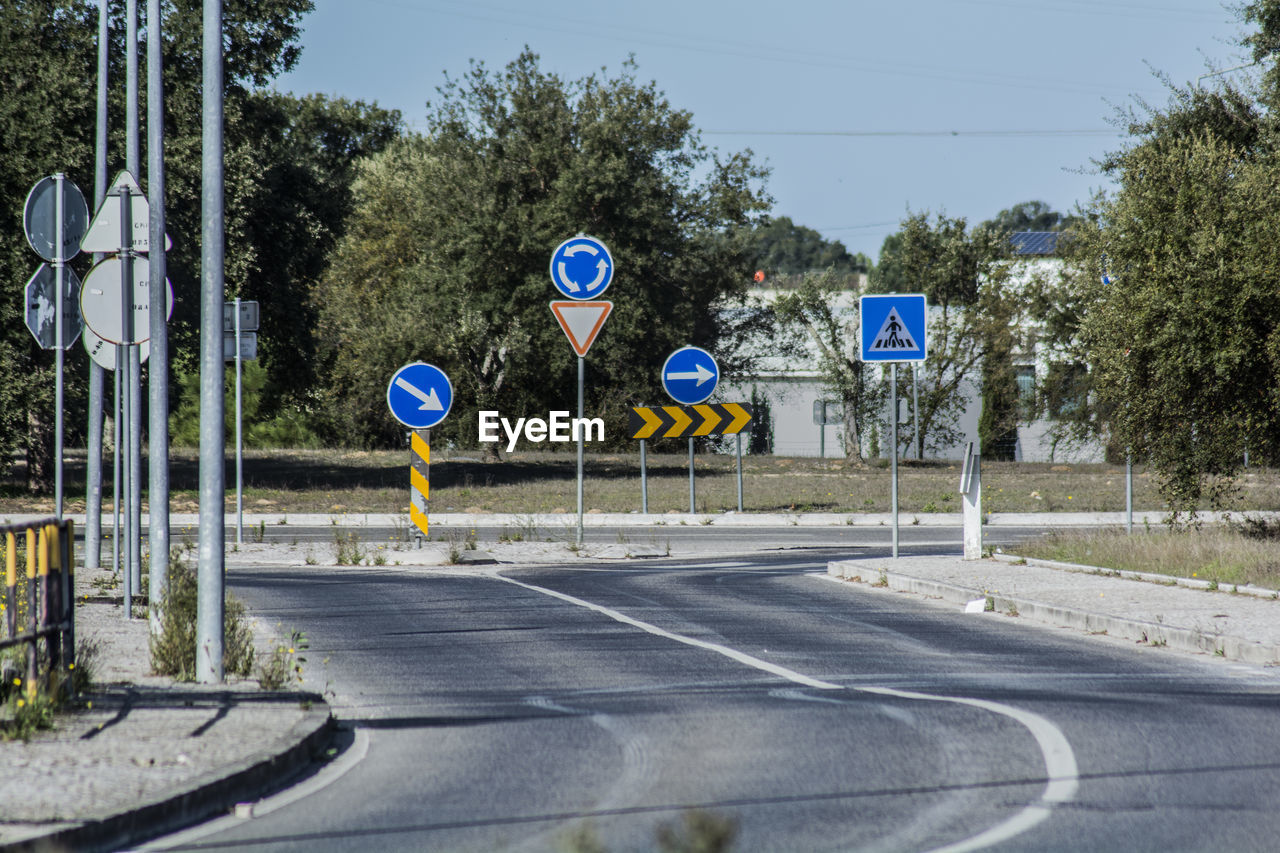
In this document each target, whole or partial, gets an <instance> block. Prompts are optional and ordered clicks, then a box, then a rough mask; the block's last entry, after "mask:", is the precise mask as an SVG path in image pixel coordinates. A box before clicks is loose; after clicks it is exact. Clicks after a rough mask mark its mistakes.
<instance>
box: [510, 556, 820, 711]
mask: <svg viewBox="0 0 1280 853" xmlns="http://www.w3.org/2000/svg"><path fill="white" fill-rule="evenodd" d="M490 575H491V576H492V577H494V578H497V579H498V580H500V581H506V582H507V583H510V584H515V585H516V586H519V587H523V588H525V589H527V590H532V591H533V592H537V593H541V594H542V595H549V596H551V597H552V598H558V599H560V600H561V601H566V602H568V603H569V604H572V605H575V606H577V607H585V608H586V609H587V610H594V611H595V612H596V613H600V614H602V615H604V616H608V617H609V618H610V619H613V620H614V621H616V622H621V623H623V624H624V625H630V626H631V627H633V628H639V629H640V630H641V631H647V632H649V633H650V634H654V635H656V636H659V637H663V638H664V639H667V640H674V641H675V642H677V643H684V644H685V645H686V646H693V647H695V648H699V649H706V650H707V651H709V652H715V653H716V654H719V655H724V656H725V657H727V658H729V659H730V660H734V661H737V662H738V663H741V664H745V665H747V666H750V667H754V668H755V669H759V670H763V671H764V672H767V673H769V674H770V675H776V676H778V677H779V678H785V679H786V680H787V681H794V682H795V683H796V684H803V685H804V686H805V687H814V688H817V689H818V690H842V689H843V688H842V687H841V686H840V685H839V684H832V683H831V682H829V681H820V680H818V679H816V678H810V677H809V676H807V675H802V674H801V673H798V672H796V671H795V670H791V669H787V668H786V667H785V666H778V665H777V664H774V663H769V661H767V660H761V659H760V658H758V657H753V656H752V655H749V654H747V653H745V652H740V651H738V650H737V649H731V648H729V647H728V646H722V645H720V644H719V643H708V642H706V641H705V640H698V639H694V638H693V637H686V636H683V635H682V634H673V633H671V632H670V631H666V630H663V629H662V628H659V627H658V626H657V625H650V624H649V623H648V622H641V621H640V620H639V619H633V618H631V617H630V616H628V615H626V614H625V613H620V612H618V611H617V610H613V609H611V608H608V607H603V606H601V605H599V604H592V603H591V602H590V601H584V600H583V599H581V598H574V597H573V596H572V595H565V594H564V593H563V592H556V591H555V590H554V589H547V588H546V587H542V586H534V585H533V584H528V583H523V582H521V581H518V580H514V579H513V578H508V577H503V576H502V575H500V574H498V573H497V572H490Z"/></svg>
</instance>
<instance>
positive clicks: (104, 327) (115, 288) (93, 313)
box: [80, 257, 173, 344]
mask: <svg viewBox="0 0 1280 853" xmlns="http://www.w3.org/2000/svg"><path fill="white" fill-rule="evenodd" d="M130 263H132V265H133V273H132V276H131V278H132V279H133V287H132V293H131V294H130V295H131V296H132V302H131V307H132V310H131V311H130V312H127V313H128V315H129V317H130V319H131V321H132V323H131V327H130V328H126V326H127V325H129V324H126V322H125V317H126V311H125V306H124V300H123V298H122V297H123V291H122V284H121V276H122V275H128V273H126V272H125V270H124V265H125V261H124V260H123V259H121V258H118V257H110V258H107V259H106V260H103V261H100V262H98V263H97V264H95V265H94V267H93V269H91V270H89V274H88V275H87V276H85V279H84V285H83V286H82V287H81V288H80V315H81V316H82V317H83V318H84V324H85V325H86V326H88V327H89V328H90V329H92V330H93V331H94V332H96V333H97V335H98V337H100V338H102V339H103V340H106V341H109V342H111V343H113V344H140V343H142V342H143V341H146V340H149V339H150V338H151V270H150V264H149V263H148V262H147V259H146V258H145V257H134V258H132V259H131V261H130ZM164 283H165V288H166V290H167V293H166V296H167V298H168V305H166V306H165V309H166V310H165V318H166V319H167V318H169V317H171V316H173V284H172V283H171V282H170V281H169V280H168V279H165V282H164Z"/></svg>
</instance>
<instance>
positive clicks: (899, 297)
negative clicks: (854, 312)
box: [859, 293, 928, 362]
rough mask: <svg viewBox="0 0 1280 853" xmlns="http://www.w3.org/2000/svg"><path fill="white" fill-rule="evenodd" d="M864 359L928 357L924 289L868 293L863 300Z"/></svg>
mask: <svg viewBox="0 0 1280 853" xmlns="http://www.w3.org/2000/svg"><path fill="white" fill-rule="evenodd" d="M859 313H860V314H861V315H862V322H861V324H860V336H861V349H862V360H863V361H882V362H891V361H893V362H896V361H904V362H910V361H924V360H925V355H926V354H927V352H928V340H927V337H926V334H927V323H926V322H925V318H926V316H927V309H926V305H925V298H924V294H923V293H888V294H883V295H875V296H864V297H862V299H861V300H860V302H859Z"/></svg>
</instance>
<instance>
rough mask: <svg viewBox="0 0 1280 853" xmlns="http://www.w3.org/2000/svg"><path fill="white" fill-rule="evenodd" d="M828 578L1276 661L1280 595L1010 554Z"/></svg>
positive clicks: (916, 561)
mask: <svg viewBox="0 0 1280 853" xmlns="http://www.w3.org/2000/svg"><path fill="white" fill-rule="evenodd" d="M827 574H828V576H829V577H830V578H832V579H837V580H842V581H846V582H856V583H859V584H862V585H867V586H868V587H870V588H873V589H886V590H890V591H896V592H907V593H914V594H916V595H919V596H924V597H926V598H929V599H934V600H937V601H940V602H945V603H948V604H950V605H953V606H955V607H957V608H961V609H964V610H965V612H970V613H974V614H975V618H992V617H994V618H1008V617H1011V616H1016V617H1017V618H1020V619H1027V620H1029V621H1034V622H1039V623H1042V624H1046V625H1053V626H1059V627H1064V628H1073V629H1076V630H1079V631H1083V632H1085V633H1088V634H1096V635H1104V634H1105V635H1106V636H1107V637H1110V638H1113V639H1123V640H1132V641H1133V642H1135V643H1140V644H1143V645H1146V646H1151V647H1163V648H1169V649H1175V650H1178V651H1184V652H1193V653H1199V654H1206V655H1213V656H1217V657H1222V658H1226V659H1228V660H1238V661H1244V662H1247V663H1253V664H1263V665H1269V664H1276V663H1280V600H1278V599H1280V592H1277V591H1276V590H1270V589H1260V588H1258V587H1251V586H1241V587H1222V588H1217V587H1216V585H1215V584H1212V583H1210V582H1206V581H1201V580H1195V579H1177V580H1174V579H1172V578H1169V577H1166V576H1163V575H1146V574H1140V573H1137V572H1114V571H1111V570H1103V569H1097V568H1094V567H1091V566H1075V565H1069V564H1066V563H1052V562H1048V561H1037V560H1023V559H1021V558H1015V557H1009V556H1004V555H996V556H995V557H994V558H991V559H983V560H962V559H960V558H958V557H900V558H898V559H896V560H895V559H892V558H876V559H858V560H840V561H836V562H832V563H830V564H828V567H827Z"/></svg>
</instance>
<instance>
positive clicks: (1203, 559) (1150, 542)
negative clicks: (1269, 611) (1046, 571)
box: [1010, 526, 1280, 589]
mask: <svg viewBox="0 0 1280 853" xmlns="http://www.w3.org/2000/svg"><path fill="white" fill-rule="evenodd" d="M1010 550H1011V551H1012V552H1013V553H1016V554H1020V555H1022V556H1025V557H1037V558H1040V559H1044V560H1060V561H1062V562H1066V563H1078V564H1081V565H1086V566H1099V567H1102V568H1106V569H1119V570H1125V571H1137V572H1152V573H1155V574H1162V575H1170V576H1172V577H1180V578H1197V579H1199V580H1205V581H1209V582H1217V584H1218V585H1219V586H1221V587H1224V588H1230V587H1232V586H1236V585H1244V584H1255V585H1257V586H1261V587H1265V588H1267V589H1280V538H1263V537H1259V536H1256V535H1254V536H1250V535H1246V533H1245V532H1243V531H1242V529H1241V528H1239V527H1235V526H1231V527H1225V526H1224V527H1216V526H1215V527H1204V528H1201V529H1199V530H1195V529H1183V530H1165V529H1152V530H1142V531H1137V530H1135V531H1134V533H1133V534H1132V535H1129V534H1127V533H1125V531H1124V530H1123V529H1109V530H1101V531H1092V532H1080V531H1058V532H1054V533H1050V534H1048V535H1047V536H1044V537H1042V538H1040V539H1035V540H1030V541H1027V542H1023V543H1020V544H1019V545H1017V546H1016V547H1014V548H1012V549H1010Z"/></svg>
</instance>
